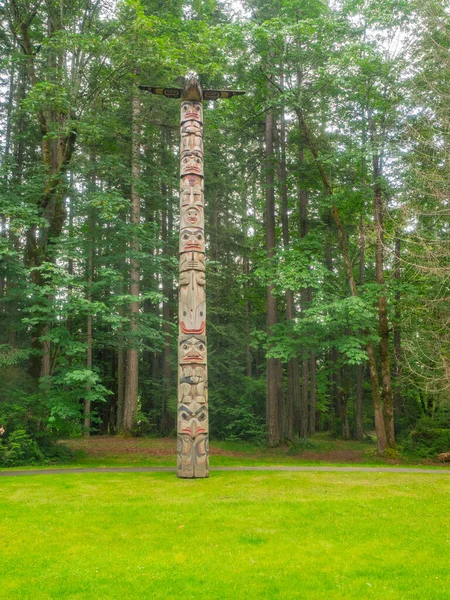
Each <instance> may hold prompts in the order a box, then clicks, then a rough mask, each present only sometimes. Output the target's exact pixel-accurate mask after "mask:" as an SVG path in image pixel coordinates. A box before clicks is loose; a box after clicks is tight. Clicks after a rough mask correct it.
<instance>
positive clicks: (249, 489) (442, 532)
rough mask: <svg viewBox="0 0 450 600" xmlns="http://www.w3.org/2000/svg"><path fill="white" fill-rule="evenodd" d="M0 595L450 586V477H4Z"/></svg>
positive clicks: (142, 595) (377, 593) (437, 589)
mask: <svg viewBox="0 0 450 600" xmlns="http://www.w3.org/2000/svg"><path fill="white" fill-rule="evenodd" d="M0 485H1V494H0V515H1V521H2V543H1V546H0V548H1V550H0V581H1V588H0V598H2V600H9V599H11V600H13V599H14V600H17V599H22V598H23V599H25V598H26V599H30V600H31V599H33V600H39V599H44V598H48V599H52V600H53V599H64V600H66V599H78V598H83V599H85V598H86V599H97V598H98V599H104V598H108V599H109V598H111V599H113V598H130V599H133V600H136V599H147V598H148V599H152V600H153V599H169V598H170V599H172V598H174V599H178V598H179V599H180V600H181V599H183V600H190V599H194V598H199V597H201V598H205V599H211V600H219V599H225V598H229V599H232V600H238V599H245V600H248V599H253V598H254V599H258V600H259V599H270V600H272V599H288V598H289V599H303V598H304V599H320V600H327V599H329V598H335V599H340V600H348V599H353V598H355V599H356V598H357V599H358V600H360V599H365V598H369V599H370V598H380V599H382V600H390V599H398V600H409V599H420V600H425V599H430V600H438V599H440V598H442V599H446V600H448V598H449V597H450V591H449V590H450V570H449V568H448V566H449V564H450V476H448V475H437V474H436V475H432V474H427V475H420V474H417V475H416V474H394V473H383V474H381V473H370V474H368V473H286V472H283V473H264V472H262V473H248V472H247V473H245V472H233V473H231V472H221V473H219V472H216V473H213V474H212V476H211V478H210V479H207V480H178V479H176V477H175V476H174V475H173V474H171V473H157V474H143V473H137V474H131V473H126V474H108V473H102V474H83V475H75V474H63V475H49V476H30V477H20V478H5V479H2V480H1V481H0Z"/></svg>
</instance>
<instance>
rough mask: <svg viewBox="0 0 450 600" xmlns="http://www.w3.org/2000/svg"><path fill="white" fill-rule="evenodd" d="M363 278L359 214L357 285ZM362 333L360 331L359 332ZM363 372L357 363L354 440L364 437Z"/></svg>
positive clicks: (362, 222) (361, 233)
mask: <svg viewBox="0 0 450 600" xmlns="http://www.w3.org/2000/svg"><path fill="white" fill-rule="evenodd" d="M364 278H365V234H364V217H363V215H361V219H360V223H359V285H360V286H362V285H364ZM361 334H362V332H361ZM364 372H365V365H364V364H360V365H358V370H357V375H356V403H355V440H358V441H362V440H363V439H364V416H363V415H364V413H363V400H364V390H363V383H364Z"/></svg>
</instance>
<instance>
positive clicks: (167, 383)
mask: <svg viewBox="0 0 450 600" xmlns="http://www.w3.org/2000/svg"><path fill="white" fill-rule="evenodd" d="M161 195H162V197H163V202H164V203H165V206H164V209H163V211H162V215H161V238H162V242H163V256H165V257H167V258H168V257H169V256H170V249H169V244H168V242H169V236H168V229H169V227H168V220H169V216H168V212H169V207H168V204H169V203H170V202H171V198H170V196H169V195H168V194H167V186H166V184H165V183H163V184H162V185H161ZM172 287H173V286H172V285H171V282H170V281H169V279H168V267H166V268H165V269H164V270H163V272H162V293H163V296H164V298H165V300H164V301H163V307H162V318H163V332H164V350H163V357H162V363H163V364H162V376H163V385H162V392H163V393H162V406H161V433H163V434H167V433H169V432H170V430H171V429H172V428H173V426H174V424H175V423H174V421H173V418H172V417H171V415H170V414H169V412H168V410H167V403H168V400H169V395H170V389H171V380H172V367H171V364H170V355H171V351H170V341H171V327H170V321H171V311H170V296H171V290H172Z"/></svg>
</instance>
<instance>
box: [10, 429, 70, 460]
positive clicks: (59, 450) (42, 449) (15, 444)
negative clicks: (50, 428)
mask: <svg viewBox="0 0 450 600" xmlns="http://www.w3.org/2000/svg"><path fill="white" fill-rule="evenodd" d="M72 458H73V452H71V451H70V450H69V448H67V447H66V446H63V445H62V444H56V443H55V440H54V439H52V438H50V437H49V436H46V435H43V434H42V433H41V434H40V435H38V436H36V437H34V438H33V437H32V436H30V435H29V434H28V433H27V432H26V431H25V430H23V429H16V430H15V431H13V432H12V433H11V434H9V435H6V436H5V437H4V438H0V466H1V467H17V466H21V465H38V464H54V463H61V462H68V461H70V460H72Z"/></svg>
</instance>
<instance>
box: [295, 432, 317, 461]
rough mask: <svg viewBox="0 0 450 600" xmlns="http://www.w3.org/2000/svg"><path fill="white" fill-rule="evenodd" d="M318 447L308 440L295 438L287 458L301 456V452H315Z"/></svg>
mask: <svg viewBox="0 0 450 600" xmlns="http://www.w3.org/2000/svg"><path fill="white" fill-rule="evenodd" d="M317 447H318V445H317V444H316V443H315V442H313V441H312V440H310V439H308V438H301V437H296V438H295V440H294V441H293V442H292V444H291V446H290V447H289V450H288V454H289V456H296V455H297V454H301V453H302V452H303V450H316V449H317Z"/></svg>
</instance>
